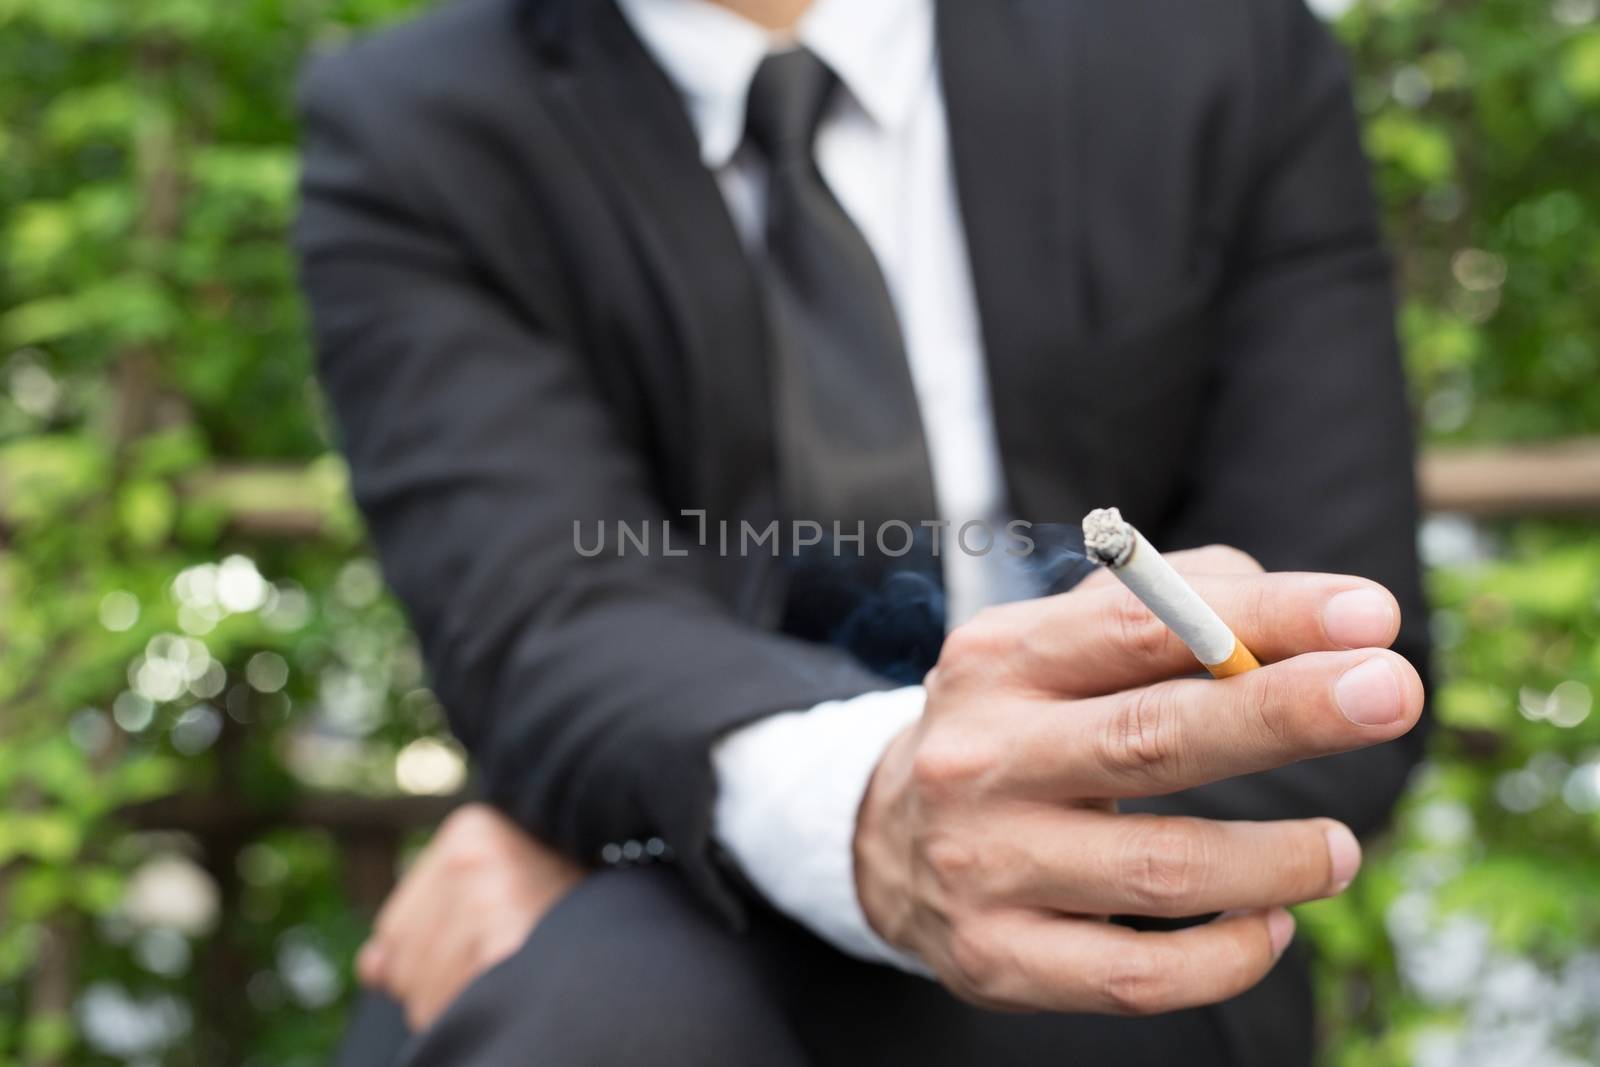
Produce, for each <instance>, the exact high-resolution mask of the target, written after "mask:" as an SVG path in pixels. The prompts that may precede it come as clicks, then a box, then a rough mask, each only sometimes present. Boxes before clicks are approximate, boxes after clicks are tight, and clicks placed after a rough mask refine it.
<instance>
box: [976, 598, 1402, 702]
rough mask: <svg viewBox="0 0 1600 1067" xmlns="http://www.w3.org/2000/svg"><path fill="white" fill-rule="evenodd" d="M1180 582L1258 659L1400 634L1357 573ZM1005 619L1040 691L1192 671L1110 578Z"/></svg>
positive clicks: (1396, 618) (1395, 611)
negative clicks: (1011, 619)
mask: <svg viewBox="0 0 1600 1067" xmlns="http://www.w3.org/2000/svg"><path fill="white" fill-rule="evenodd" d="M1190 583H1191V584H1192V585H1193V586H1194V587H1195V589H1196V590H1197V591H1198V592H1199V593H1200V596H1201V597H1202V598H1203V599H1204V600H1205V601H1206V602H1207V603H1208V604H1210V605H1211V606H1212V607H1213V608H1214V609H1215V610H1216V612H1217V614H1218V615H1219V616H1221V617H1222V620H1223V621H1224V622H1226V623H1227V624H1228V626H1229V628H1230V629H1232V630H1233V632H1234V634H1235V636H1237V637H1238V638H1239V640H1240V641H1242V642H1243V643H1244V644H1245V646H1246V647H1248V648H1249V649H1250V650H1251V651H1252V652H1254V653H1255V654H1256V657H1257V658H1258V659H1260V660H1262V661H1263V662H1267V663H1270V662H1274V661H1277V660H1284V659H1288V658H1290V657H1291V656H1297V655H1300V654H1301V653H1304V652H1323V651H1338V650H1343V649H1352V648H1386V647H1388V646H1389V645H1390V644H1392V643H1393V641H1394V639H1395V636H1396V635H1397V634H1398V633H1399V631H1400V605H1399V603H1398V602H1397V601H1396V600H1395V598H1394V595H1393V594H1391V593H1390V592H1389V591H1388V590H1387V589H1385V588H1384V587H1383V586H1381V585H1379V584H1378V583H1377V582H1373V581H1370V580H1368V579H1366V578H1358V577H1355V576H1352V575H1339V574H1316V573H1302V572H1280V573H1276V574H1197V575H1193V576H1191V577H1190ZM1028 608H1032V612H1031V614H1025V611H1026V609H1028ZM1014 619H1015V625H1016V626H1017V630H1018V634H1017V642H1016V646H1015V647H1016V653H1017V655H1018V657H1019V661H1018V663H1017V665H1016V669H1017V670H1018V672H1019V673H1020V674H1021V676H1022V677H1024V678H1026V679H1028V681H1029V682H1030V683H1031V684H1033V685H1035V686H1037V687H1038V688H1039V689H1041V690H1043V691H1047V692H1051V693H1055V694H1060V695H1065V696H1098V695H1102V694H1106V693H1114V692H1119V691H1121V690H1124V689H1128V688H1131V687H1133V686H1138V685H1145V684H1148V683H1150V682H1154V681H1159V680H1162V679H1166V678H1172V677H1176V676H1178V675H1181V674H1190V673H1194V672H1196V671H1198V670H1200V663H1199V661H1198V660H1196V659H1195V657H1194V653H1193V652H1191V651H1190V650H1189V649H1188V647H1187V646H1186V645H1184V643H1183V642H1182V641H1180V640H1179V639H1178V636H1177V635H1176V634H1174V633H1173V632H1172V631H1171V630H1170V629H1168V628H1167V625H1166V624H1165V623H1163V622H1162V621H1161V620H1160V619H1158V618H1156V616H1155V614H1154V613H1153V612H1152V611H1151V610H1150V609H1149V608H1147V607H1146V606H1145V605H1144V604H1143V603H1142V602H1141V601H1140V600H1139V598H1137V597H1135V596H1134V595H1133V594H1132V593H1131V592H1129V591H1128V590H1127V589H1125V588H1123V587H1122V586H1121V585H1120V584H1110V585H1104V586H1101V587H1099V588H1092V589H1083V590H1076V591H1074V592H1070V593H1064V594H1062V595H1061V596H1058V597H1052V598H1049V599H1048V600H1046V601H1039V602H1035V603H1034V604H1033V605H1019V606H1018V607H1017V614H1016V616H1015V617H1014ZM1001 621H1003V620H1001Z"/></svg>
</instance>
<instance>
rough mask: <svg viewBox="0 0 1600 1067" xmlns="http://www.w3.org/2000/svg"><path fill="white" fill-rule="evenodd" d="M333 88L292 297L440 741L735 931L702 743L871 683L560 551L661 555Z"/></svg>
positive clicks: (820, 656)
mask: <svg viewBox="0 0 1600 1067" xmlns="http://www.w3.org/2000/svg"><path fill="white" fill-rule="evenodd" d="M341 74H342V68H341V67H340V66H339V61H338V60H334V61H332V62H331V63H328V62H324V63H323V64H321V65H319V66H317V67H314V68H313V69H312V71H311V73H310V75H309V76H308V78H307V79H306V82H305V85H304V86H303V89H302V94H301V109H302V113H303V120H304V138H305V146H304V175H303V180H302V206H301V213H300V218H299V221H298V226H297V245H298V249H299V253H300V257H301V268H302V282H303V286H304V289H305V292H306V293H307V295H308V298H309V301H310V305H311V312H312V319H313V325H314V332H315V338H316V345H317V349H318V360H319V368H320V374H321V380H322V383H323V385H324V387H325V390H326V393H327V396H328V398H329V400H330V402H331V405H332V408H333V411H334V414H335V416H336V421H337V424H338V428H339V431H340V437H341V444H342V447H343V448H344V450H345V452H346V454H347V456H348V459H349V463H350V468H351V475H352V483H353V488H354V492H355V495H356V499H357V501H358V503H359V505H360V507H361V509H362V511H363V513H364V515H365V517H366V519H367V522H368V526H369V529H370V533H371V537H372V539H373V541H374V542H375V545H376V548H377V551H378V554H379V556H380V557H381V560H382V562H383V566H384V570H385V573H386V576H387V577H388V579H389V581H390V583H391V584H392V586H393V587H394V589H395V591H396V592H397V593H398V595H399V597H400V598H401V600H402V601H403V602H404V604H405V605H406V607H407V609H408V612H409V614H410V617H411V620H412V622H413V624H414V626H415V628H416V631H417V634H418V636H419V639H420V642H421V645H422V649H423V652H424V655H425V658H426V660H427V663H428V666H429V670H430V674H431V678H432V682H433V685H434V687H435V689H436V690H437V693H438V695H439V697H440V699H441V701H442V702H443V704H444V705H445V707H446V708H447V710H448V713H449V717H450V721H451V725H452V727H453V728H454V730H455V731H456V733H457V734H458V735H459V736H460V737H461V739H462V740H463V742H464V744H465V745H466V746H467V748H468V749H469V750H470V752H471V753H472V755H473V757H474V759H475V762H476V765H477V767H478V769H479V772H480V773H481V775H482V777H483V779H484V784H485V787H486V789H487V792H488V794H489V796H490V798H491V799H492V800H493V801H494V802H496V803H497V804H498V805H500V806H501V807H502V808H503V809H504V810H505V811H507V812H508V813H510V814H511V815H512V816H513V817H515V818H516V819H517V820H518V821H519V822H520V823H521V824H522V825H524V826H525V827H527V828H528V829H529V830H531V831H533V832H535V833H537V834H539V835H540V836H542V837H544V838H546V839H547V840H551V841H553V842H555V843H556V844H557V845H558V846H559V847H561V848H563V849H564V850H565V851H567V852H569V853H571V854H573V855H574V856H577V857H579V858H582V859H586V860H587V859H592V858H594V857H595V856H597V855H598V854H599V852H600V851H601V849H602V847H603V846H604V845H605V844H606V843H608V842H613V841H620V840H625V839H640V838H649V837H659V838H661V839H663V840H664V841H665V842H666V844H667V845H668V846H669V847H670V848H671V850H672V852H673V855H674V856H675V857H676V860H677V862H678V863H679V865H680V866H681V868H682V870H683V873H684V874H685V876H686V877H687V878H688V880H689V881H690V882H691V884H693V885H694V886H695V887H696V888H697V889H699V890H700V891H701V892H702V893H703V894H705V895H706V896H707V897H709V898H710V899H711V901H712V902H713V903H714V904H715V905H717V906H719V907H720V908H721V909H722V911H723V913H724V914H725V915H727V916H728V917H729V918H731V919H734V920H735V921H737V918H738V915H739V910H738V905H737V903H736V898H735V897H734V896H733V895H732V894H731V893H730V892H729V889H728V886H727V884H726V881H725V879H724V878H723V877H722V875H721V873H720V870H721V868H720V865H719V864H718V863H717V862H715V857H714V856H713V854H712V849H711V846H710V845H709V843H708V835H709V823H710V817H711V810H712V804H713V800H714V792H715V783H714V780H713V775H712V769H711V764H710V750H711V746H712V744H713V743H714V741H715V739H716V738H717V737H719V736H721V735H722V734H724V733H726V732H727V731H729V730H731V729H733V728H735V727H737V726H739V725H742V724H744V723H747V722H749V721H751V720H753V719H756V718H759V717H761V716H763V715H766V714H768V713H771V712H776V711H782V710H787V709H793V708H805V707H810V706H813V705H815V704H819V703H822V702H824V701H828V700H833V699H840V698H845V697H852V696H856V695H859V694H860V693H862V692H865V691H869V690H873V689H878V688H887V687H888V686H887V683H886V682H884V681H883V680H882V679H880V678H879V677H877V676H876V675H873V674H871V673H869V672H867V671H865V670H863V669H861V668H859V667H858V666H856V665H855V663H854V661H852V660H850V659H848V658H847V657H845V656H844V655H843V654H842V653H839V652H837V651H834V650H831V649H825V648H822V647H819V646H815V645H811V644H806V643H802V642H799V641H795V640H791V639H788V638H784V637H781V636H778V635H774V634H771V633H767V632H764V631H762V630H760V629H759V628H757V627H754V626H752V625H749V624H747V623H745V622H743V621H741V620H740V619H738V618H736V617H735V616H734V615H733V614H732V613H731V612H730V611H729V610H728V609H727V608H725V606H724V605H723V604H722V602H721V601H719V600H717V599H715V598H714V597H713V596H712V595H710V594H709V593H708V592H707V588H706V586H705V583H704V582H703V581H700V580H697V575H703V574H704V571H703V570H697V568H699V567H700V566H701V565H703V564H704V563H705V561H704V560H703V559H701V558H699V557H698V556H697V555H691V556H690V557H688V558H676V557H665V556H663V555H662V554H661V553H660V552H659V551H658V552H656V553H654V554H650V555H648V556H647V555H642V554H640V553H637V552H632V551H630V552H629V553H628V554H627V555H625V556H621V557H619V556H618V555H617V554H616V552H615V551H607V552H603V553H600V554H599V555H595V556H593V557H585V556H584V555H582V554H580V553H579V552H578V551H577V549H576V548H575V542H574V524H575V523H582V524H583V529H584V530H585V531H589V532H588V533H586V534H585V537H586V538H587V539H589V540H591V541H592V538H593V531H594V529H595V523H597V522H606V523H608V524H609V523H615V522H617V521H619V520H620V521H625V522H628V523H630V524H633V525H634V526H635V527H636V528H637V525H638V524H639V523H641V522H649V523H650V524H651V525H652V527H653V528H654V530H655V532H656V536H658V537H659V536H660V530H661V524H662V522H663V520H665V519H666V518H667V516H666V514H665V513H664V509H663V506H662V504H661V502H660V501H659V500H658V499H657V494H656V492H655V491H654V489H653V486H652V482H651V478H650V476H649V473H648V472H649V468H650V464H649V463H648V462H647V457H646V456H645V455H642V454H641V452H642V449H641V447H640V446H638V445H636V444H634V443H633V442H631V441H630V440H629V437H628V434H627V433H626V432H625V428H624V427H622V426H620V425H619V420H618V419H617V418H616V417H615V415H614V413H613V411H612V410H611V409H610V408H609V406H608V405H607V404H606V402H605V401H604V400H603V398H602V396H601V395H600V392H599V391H598V389H597V388H596V385H595V383H594V382H593V381H592V378H591V373H590V371H589V368H588V366H587V365H586V363H585V360H584V359H583V354H582V353H581V352H578V351H575V350H574V349H573V348H572V347H571V346H570V345H567V344H565V343H563V342H562V341H561V340H559V339H558V338H557V337H556V336H555V335H554V332H553V331H552V330H551V329H549V328H548V327H547V325H546V324H543V323H541V322H538V321H534V320H533V319H532V318H531V317H530V315H529V314H528V312H527V311H526V310H525V309H520V308H517V307H514V306H512V304H511V302H510V301H508V300H507V299H505V298H504V297H503V296H502V295H501V294H499V293H498V292H497V291H496V290H495V289H494V288H493V287H492V286H491V285H490V284H489V283H488V282H487V281H486V280H485V279H484V277H483V276H481V275H480V274H479V273H477V272H476V271H475V269H474V265H473V263H472V261H471V257H470V254H469V251H468V250H467V249H465V248H463V247H462V246H461V244H460V242H458V241H457V240H454V239H453V238H452V235H451V234H450V233H449V232H447V231H446V230H445V229H444V228H443V227H442V226H441V225H439V224H438V223H437V222H436V220H432V219H430V218H429V217H428V213H427V211H426V209H425V208H422V207H419V206H418V204H419V202H421V201H422V200H423V199H424V198H423V197H422V196H421V195H415V194H414V193H413V191H412V190H409V189H407V188H406V187H405V185H404V184H403V182H402V181H400V180H399V179H398V178H397V176H402V177H403V175H404V173H405V170H404V165H403V160H402V161H391V160H386V159H385V158H383V139H382V136H381V134H382V129H381V128H376V127H380V126H381V123H378V122H373V121H366V120H365V119H366V116H364V114H363V103H362V101H363V94H362V92H361V91H360V88H359V87H358V86H354V85H343V84H341V77H340V76H341ZM345 80H351V79H345ZM388 163H394V164H395V165H392V166H389V165H386V164H388ZM537 251H538V250H530V262H533V261H535V260H536V259H537V258H538V257H537ZM690 536H692V535H690ZM688 539H689V538H688V537H686V538H685V540H688ZM679 547H680V546H675V548H674V551H677V550H679ZM681 547H687V546H681ZM691 551H693V550H692V549H691Z"/></svg>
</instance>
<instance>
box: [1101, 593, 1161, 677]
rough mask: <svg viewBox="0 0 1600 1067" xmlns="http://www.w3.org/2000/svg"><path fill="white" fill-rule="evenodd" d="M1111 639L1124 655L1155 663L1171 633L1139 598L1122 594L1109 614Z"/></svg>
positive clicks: (1129, 594)
mask: <svg viewBox="0 0 1600 1067" xmlns="http://www.w3.org/2000/svg"><path fill="white" fill-rule="evenodd" d="M1108 624H1109V627H1110V630H1111V635H1110V636H1111V638H1112V640H1113V641H1114V642H1115V643H1116V647H1117V648H1118V649H1119V650H1120V652H1121V653H1122V654H1123V655H1126V656H1129V657H1132V658H1135V659H1141V660H1155V659H1160V658H1162V657H1163V655H1164V653H1165V652H1166V651H1167V647H1168V643H1169V642H1170V641H1171V640H1172V632H1171V631H1170V630H1168V629H1167V627H1166V625H1165V624H1164V623H1162V621H1161V620H1160V619H1158V618H1156V616H1155V613H1154V612H1152V611H1151V610H1150V609H1149V608H1147V607H1145V605H1144V603H1143V602H1142V601H1140V600H1139V598H1138V597H1136V596H1134V595H1133V594H1131V593H1122V594H1120V595H1119V596H1118V597H1117V601H1116V606H1115V607H1114V608H1113V609H1112V610H1111V612H1110V613H1109V619H1108Z"/></svg>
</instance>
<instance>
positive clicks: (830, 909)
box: [711, 686, 931, 976]
mask: <svg viewBox="0 0 1600 1067" xmlns="http://www.w3.org/2000/svg"><path fill="white" fill-rule="evenodd" d="M925 699H926V697H925V695H924V693H923V690H922V687H921V686H907V687H905V688H903V689H891V690H887V691H884V692H874V693H863V694H862V695H861V696H858V697H853V698H851V699H849V700H834V701H829V702H827V703H825V704H818V705H817V706H816V707H814V708H811V709H810V710H809V711H791V712H784V713H782V714H778V715H771V716H768V717H767V718H764V719H761V720H759V721H757V722H754V723H751V724H750V725H749V726H745V727H743V728H741V729H738V730H735V731H733V732H732V733H730V734H728V735H727V736H726V737H724V738H722V739H721V740H720V741H718V742H717V744H716V746H715V747H714V748H713V749H712V751H711V762H712V766H713V767H714V769H715V771H716V777H717V801H716V808H715V810H714V813H713V819H712V832H713V834H714V835H715V837H716V839H717V840H718V841H719V842H720V843H721V844H722V846H723V847H724V848H725V849H727V850H728V851H729V852H730V853H732V855H733V857H734V859H735V860H737V861H738V863H739V866H740V868H741V869H742V870H743V871H744V873H745V876H746V877H747V878H749V879H750V881H751V883H752V884H753V885H754V886H755V887H756V888H757V889H758V890H760V891H761V894H762V895H763V896H765V897H766V898H767V900H768V901H770V902H771V903H772V905H773V906H774V907H776V908H777V909H778V910H779V911H782V912H783V913H784V914H786V915H788V916H789V917H790V918H792V919H794V920H795V921H797V922H799V923H800V924H802V925H803V926H805V927H806V928H807V929H809V930H811V931H812V932H813V933H815V934H817V935H818V936H819V937H821V938H822V939H823V940H825V941H827V942H829V943H830V944H832V945H833V946H834V947H835V948H837V949H839V950H840V951H842V952H846V953H848V954H850V955H852V956H856V957H859V958H861V959H865V960H871V961H873V962H876V963H887V964H891V965H893V966H896V967H899V968H901V969H902V970H906V971H909V972H911V973H913V974H920V975H923V976H928V975H930V974H931V972H930V971H929V970H928V968H927V966H926V965H925V964H923V963H922V961H921V960H919V959H917V958H916V957H915V956H912V955H909V954H907V953H905V952H902V951H900V950H899V949H896V948H894V947H893V946H891V945H890V944H889V943H888V942H886V941H884V940H883V939H882V938H881V937H879V936H878V935H877V934H876V933H875V932H874V931H873V929H872V927H871V926H870V925H868V923H867V917H866V915H865V914H864V913H863V912H862V910H861V902H860V901H859V900H858V899H857V898H856V879H855V854H854V847H853V846H854V841H855V828H856V813H857V811H858V810H859V809H860V807H861V800H862V798H863V797H864V796H865V795H866V792H867V784H868V783H869V782H870V781H871V779H872V772H873V770H874V769H876V767H877V766H878V760H879V759H880V758H881V757H882V756H883V753H884V750H885V749H886V748H888V747H889V742H890V741H892V740H893V739H894V737H895V735H896V734H898V733H899V732H900V731H901V730H902V729H904V728H905V727H906V726H907V725H909V724H910V723H913V722H915V721H916V720H917V719H918V718H919V717H921V715H922V706H923V703H924V700H925Z"/></svg>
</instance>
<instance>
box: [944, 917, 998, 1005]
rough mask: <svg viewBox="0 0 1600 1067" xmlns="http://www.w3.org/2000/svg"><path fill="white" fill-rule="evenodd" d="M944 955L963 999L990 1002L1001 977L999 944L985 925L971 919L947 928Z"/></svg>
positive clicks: (996, 992)
mask: <svg viewBox="0 0 1600 1067" xmlns="http://www.w3.org/2000/svg"><path fill="white" fill-rule="evenodd" d="M946 947H947V951H948V952H949V956H950V966H951V968H952V970H953V971H954V974H953V978H954V982H955V985H956V986H957V987H958V988H959V989H960V990H961V991H962V992H963V993H965V994H966V995H968V996H972V997H980V998H985V999H987V998H992V997H995V996H997V995H998V993H999V984H1000V981H1001V979H1002V978H1003V977H1004V975H1005V962H1004V956H1003V953H1002V952H1001V948H1000V944H999V941H998V939H997V938H995V937H994V935H993V933H992V932H991V931H990V930H989V929H988V927H987V926H986V925H984V924H983V923H981V922H977V921H974V920H971V919H968V920H965V921H961V922H957V923H955V924H954V925H953V926H952V927H951V928H950V940H949V943H948V945H947V946H946Z"/></svg>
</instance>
